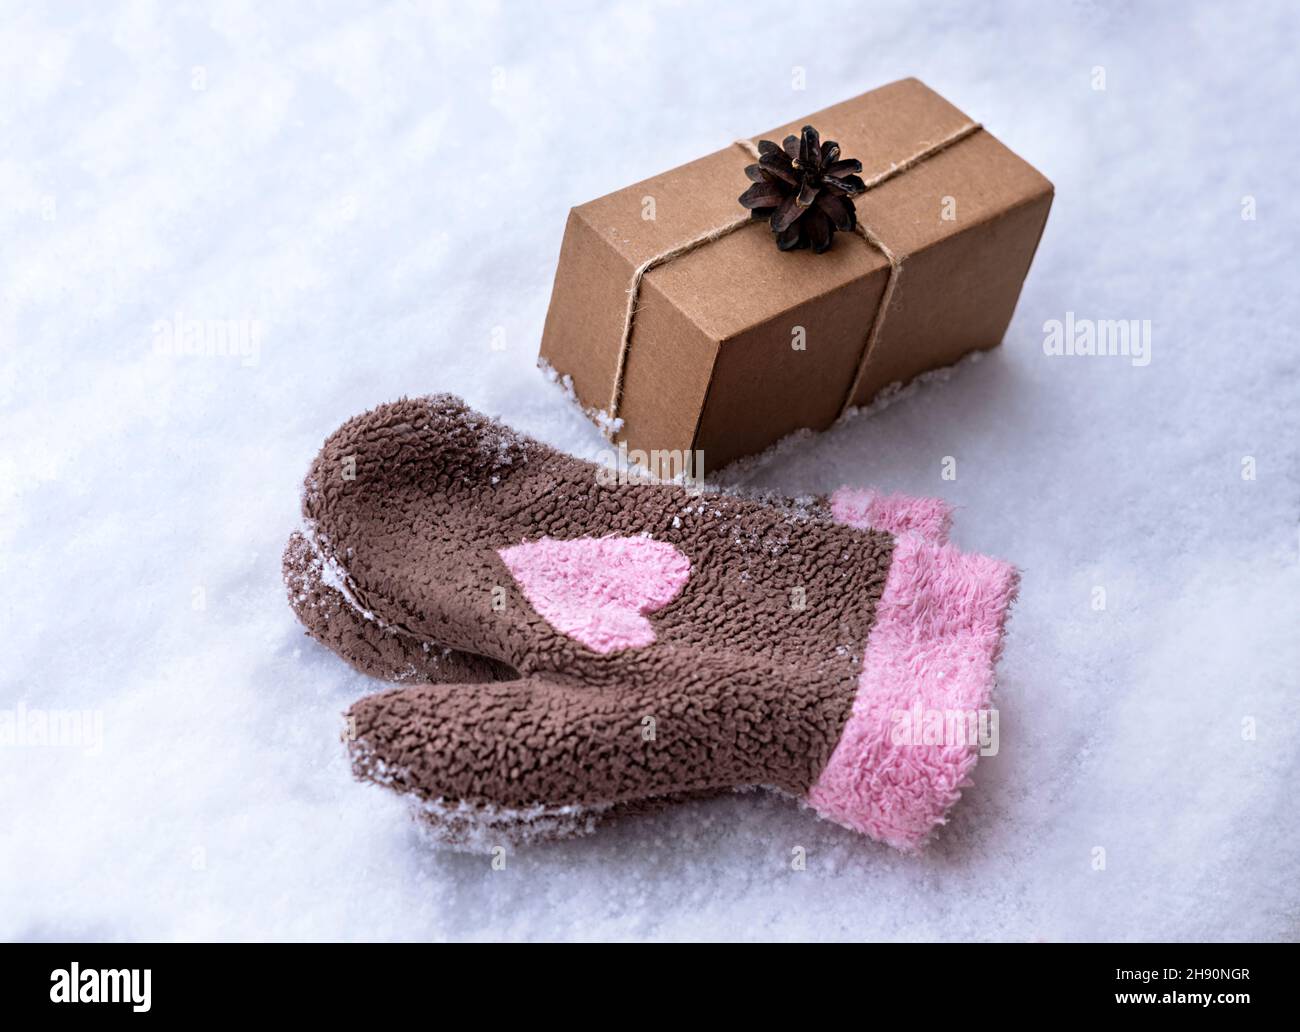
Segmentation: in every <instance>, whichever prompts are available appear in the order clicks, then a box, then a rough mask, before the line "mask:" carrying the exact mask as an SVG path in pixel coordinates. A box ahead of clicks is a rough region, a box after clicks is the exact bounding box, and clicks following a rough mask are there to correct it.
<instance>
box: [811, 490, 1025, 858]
mask: <svg viewBox="0 0 1300 1032" xmlns="http://www.w3.org/2000/svg"><path fill="white" fill-rule="evenodd" d="M832 505H833V507H834V509H835V511H836V515H837V517H841V518H843V516H845V515H855V516H856V517H857V518H856V519H853V520H845V522H854V523H855V525H859V526H861V525H864V524H865V525H869V526H872V527H874V528H875V529H882V530H891V531H893V532H894V533H896V534H898V537H897V540H896V542H895V546H894V555H893V560H892V562H891V564H890V567H889V574H888V576H887V578H886V581H885V589H884V592H883V594H882V595H881V598H880V601H879V603H878V604H877V607H876V621H875V624H874V625H873V627H872V630H871V636H870V640H869V641H868V643H867V649H866V655H865V656H864V658H863V667H862V674H861V676H860V678H859V681H858V690H857V695H856V697H855V699H854V702H853V709H852V711H851V713H850V716H849V720H848V723H847V724H846V726H845V728H844V733H843V735H842V736H841V737H840V741H839V743H838V744H837V745H836V747H835V751H834V752H833V753H832V755H831V758H830V762H829V763H827V765H826V768H825V770H823V771H822V774H821V776H820V777H819V778H818V780H817V783H816V784H815V785H814V786H813V787H812V789H811V791H810V792H809V793H808V803H809V804H810V805H811V806H812V807H813V809H814V810H816V811H817V812H818V813H819V814H821V815H822V816H823V817H826V818H828V819H829V820H832V821H835V822H836V823H838V824H842V825H844V826H845V827H848V828H852V829H854V830H855V831H860V832H863V833H865V834H867V835H870V836H871V837H872V838H876V839H880V840H881V841H884V842H887V843H889V844H890V845H892V846H895V847H897V848H899V849H903V850H914V849H917V848H918V847H920V846H921V845H922V844H923V843H924V841H925V839H926V837H927V836H928V835H929V833H930V832H931V831H932V830H933V828H934V827H935V826H936V825H938V824H942V823H943V822H944V819H945V814H946V812H947V810H948V808H949V807H950V806H952V804H953V803H955V802H956V801H957V800H958V799H959V798H960V797H961V789H962V788H964V787H966V786H967V785H969V784H970V780H969V778H970V774H971V771H972V769H973V768H974V766H975V762H976V760H977V759H978V758H979V754H980V751H981V747H983V748H984V749H986V750H987V749H988V748H990V746H991V745H992V746H995V744H996V715H995V714H992V713H991V712H990V701H991V694H992V687H993V668H994V664H995V663H996V662H997V658H998V654H999V653H1000V651H1001V646H1002V633H1003V627H1004V623H1005V620H1006V616H1007V610H1008V609H1009V607H1010V605H1011V603H1012V601H1013V600H1014V598H1015V594H1016V587H1017V574H1016V571H1015V570H1014V568H1013V567H1012V566H1011V565H1010V564H1008V563H1005V562H1002V561H1000V560H997V559H990V558H988V557H987V556H982V555H975V554H965V553H962V552H960V551H958V550H957V549H956V548H955V547H953V546H951V545H948V544H945V543H943V540H942V539H943V537H944V536H946V532H947V525H948V520H949V510H948V508H947V506H946V505H944V503H942V502H938V501H935V500H930V499H913V500H908V499H904V498H901V497H899V496H894V497H892V498H888V499H880V498H879V497H877V496H871V497H866V493H865V492H846V491H841V492H837V494H836V495H835V497H834V498H833V499H832ZM869 516H870V517H871V518H870V522H867V520H868V517H869ZM859 519H860V520H862V521H863V522H861V523H859V522H858V520H859ZM900 530H901V532H900ZM991 731H992V732H993V735H992V738H991V741H990V732H991Z"/></svg>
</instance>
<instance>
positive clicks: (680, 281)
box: [540, 79, 1052, 470]
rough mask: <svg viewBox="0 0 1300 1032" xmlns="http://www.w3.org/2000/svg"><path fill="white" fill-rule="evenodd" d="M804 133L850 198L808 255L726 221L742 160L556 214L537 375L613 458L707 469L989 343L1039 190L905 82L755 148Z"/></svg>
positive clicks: (1034, 238)
mask: <svg viewBox="0 0 1300 1032" xmlns="http://www.w3.org/2000/svg"><path fill="white" fill-rule="evenodd" d="M804 124H811V125H813V126H815V127H816V128H817V129H818V130H819V132H820V133H821V137H822V139H823V140H837V141H839V143H840V147H841V153H842V154H843V156H845V157H851V158H858V159H860V160H861V161H862V164H863V171H862V177H863V179H864V180H866V181H867V184H868V187H869V188H868V190H867V191H866V192H865V193H862V194H859V195H858V196H857V197H855V198H854V204H855V206H856V208H857V218H858V223H859V225H860V227H862V229H863V230H864V231H865V235H859V234H858V233H839V234H836V236H835V241H834V246H833V247H832V248H831V249H830V250H829V251H828V252H826V253H825V254H814V253H813V252H812V251H811V250H800V251H788V252H782V251H779V250H778V249H777V247H776V244H775V242H774V240H773V235H772V232H771V230H770V228H769V226H768V224H767V222H766V221H745V220H746V219H747V217H748V214H749V213H748V212H746V211H745V210H744V209H743V208H741V206H740V205H739V203H738V201H737V198H738V197H739V195H740V194H741V193H742V192H743V191H744V190H745V188H746V187H747V186H748V185H749V183H748V180H746V178H745V174H744V168H745V166H746V165H749V164H751V163H752V162H753V161H754V158H753V157H752V156H751V154H750V153H749V152H748V150H747V149H746V148H745V147H744V146H742V145H732V146H729V147H727V148H725V149H723V150H720V151H717V152H716V153H714V154H710V155H709V156H708V157H705V158H701V159H699V160H698V161H693V162H691V163H689V164H687V165H683V166H682V167H680V168H676V169H673V170H672V171H670V172H665V173H663V174H662V175H658V176H655V177H654V178H652V179H647V180H645V181H643V182H640V183H637V184H635V185H634V186H629V187H627V188H626V189H623V190H619V191H617V192H615V193H612V194H609V195H608V196H606V197H602V198H600V199H599V200H595V201H591V202H589V203H587V204H583V205H580V206H578V207H576V208H574V209H572V211H570V213H569V219H568V224H567V226H566V227H565V232H564V243H563V245H562V247H561V250H560V261H559V266H558V268H557V270H556V275H555V287H554V290H553V292H552V295H551V305H550V310H549V312H548V313H547V317H546V328H545V331H544V333H543V336H542V347H541V356H540V360H541V361H542V362H543V363H546V364H548V365H550V366H551V367H552V368H554V369H555V370H556V371H557V372H558V373H560V374H564V375H568V376H570V377H572V384H573V389H574V392H575V393H576V395H577V397H578V400H579V401H580V403H581V404H582V405H583V407H584V408H585V409H586V410H587V411H588V412H589V414H591V415H592V416H593V417H594V418H597V419H598V420H600V421H601V422H603V423H605V424H606V426H611V424H612V435H611V439H612V440H615V441H618V442H622V443H625V444H626V445H627V447H628V448H629V449H640V450H643V451H646V452H649V451H651V450H661V451H677V452H692V451H703V453H704V458H705V462H706V463H707V466H708V468H709V469H710V470H713V469H718V468H720V467H721V466H723V465H726V464H727V463H728V462H731V461H732V460H734V459H737V458H739V457H741V456H744V455H750V454H753V453H756V452H759V451H762V450H763V449H765V448H767V447H768V446H770V445H771V444H773V443H774V442H776V441H777V440H779V439H780V438H781V437H784V436H785V435H786V434H788V433H791V432H792V431H794V430H797V429H799V428H801V427H810V428H812V429H814V430H822V429H825V428H826V427H828V426H829V425H830V424H831V423H833V422H834V421H835V420H836V418H838V417H839V415H840V414H841V412H843V411H844V409H845V408H847V407H850V406H859V405H864V404H866V403H867V402H869V401H870V400H871V399H872V398H873V397H875V396H876V395H877V394H878V393H879V392H880V391H881V390H883V389H884V388H886V387H889V386H890V385H892V384H897V383H903V382H906V381H908V380H910V379H912V378H913V377H915V376H917V375H918V374H920V373H923V372H925V371H927V370H930V369H936V368H940V367H942V366H947V365H951V364H952V363H953V362H955V361H957V360H958V359H959V358H961V357H962V356H963V355H965V354H967V353H968V352H971V351H975V350H979V349H986V348H992V347H995V346H996V345H998V344H999V343H1000V342H1001V340H1002V335H1003V333H1004V332H1005V331H1006V327H1007V324H1008V323H1009V322H1010V320H1011V315H1012V312H1013V310H1014V309H1015V305H1016V300H1017V298H1018V297H1019V295H1020V288H1021V285H1022V283H1023V282H1024V278H1025V275H1026V273H1028V271H1029V264H1030V261H1031V260H1032V259H1033V256H1034V251H1035V249H1036V247H1037V246H1038V240H1039V238H1040V237H1041V235H1042V231H1043V226H1044V224H1045V223H1046V221H1047V212H1048V209H1049V208H1050V207H1051V203H1052V184H1051V183H1050V182H1048V181H1047V180H1046V179H1045V178H1044V177H1043V176H1042V175H1041V174H1039V173H1038V172H1037V171H1036V170H1035V169H1034V168H1032V167H1031V166H1030V165H1029V164H1027V163H1026V162H1025V161H1023V160H1021V159H1020V158H1019V157H1017V156H1016V155H1015V154H1013V153H1012V152H1011V151H1010V150H1008V149H1007V148H1006V147H1005V146H1003V145H1002V144H1001V143H999V142H998V141H997V140H996V139H994V137H993V136H992V135H991V134H990V133H988V132H987V131H985V130H983V129H982V128H980V127H978V126H977V125H975V124H974V123H972V121H971V120H970V119H969V118H968V117H967V116H966V115H964V114H963V113H962V112H961V111H959V110H957V108H955V107H953V106H952V105H951V104H949V103H948V102H947V101H945V100H944V99H943V98H942V97H940V96H939V95H938V94H937V93H935V92H934V91H932V90H930V89H929V88H928V87H926V86H925V85H924V84H923V83H921V82H919V81H917V80H916V79H904V80H902V81H899V82H895V83H891V84H890V85H888V86H883V87H881V88H880V89H877V90H873V91H871V92H870V93H866V94H863V95H862V96H860V97H856V98H854V99H853V100H849V101H845V102H844V103H842V104H837V105H835V106H834V107H829V108H826V109H825V110H824V111H819V112H817V113H816V114H814V115H811V116H809V117H808V118H806V119H800V120H799V121H798V122H792V123H790V124H789V125H786V126H782V127H780V128H777V129H773V130H771V131H770V132H766V133H761V134H759V136H757V137H755V138H754V139H755V140H758V139H767V140H774V141H776V142H778V143H779V142H780V141H781V140H782V139H783V138H784V137H786V136H787V135H789V134H791V133H794V134H797V133H798V132H799V130H800V128H801V127H802V126H803V125H804ZM750 146H752V144H751V145H750ZM877 179H879V180H881V181H880V182H878V183H876V184H875V185H873V182H874V181H875V180H877ZM647 215H653V217H652V218H651V217H646V216H647ZM720 228H725V232H722V233H721V235H718V236H717V237H716V238H714V237H713V234H715V233H718V231H719V229H720ZM873 240H874V241H875V243H874V244H873V243H872V241H873ZM678 251H681V252H683V253H675V252H678ZM665 256H667V257H665ZM891 258H892V260H891ZM647 267H648V269H647ZM642 270H646V271H642ZM891 280H892V282H891ZM629 298H631V300H632V309H633V314H632V317H631V318H630V320H629ZM882 302H883V305H882ZM619 421H621V423H620V422H619Z"/></svg>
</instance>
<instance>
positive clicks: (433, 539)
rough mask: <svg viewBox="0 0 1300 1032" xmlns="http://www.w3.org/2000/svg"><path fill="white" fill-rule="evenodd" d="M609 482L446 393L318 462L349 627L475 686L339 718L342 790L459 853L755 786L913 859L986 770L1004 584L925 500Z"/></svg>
mask: <svg viewBox="0 0 1300 1032" xmlns="http://www.w3.org/2000/svg"><path fill="white" fill-rule="evenodd" d="M608 480H609V478H608V477H607V475H605V473H603V472H602V471H600V470H598V468H597V467H595V466H592V465H591V464H588V463H584V462H580V461H578V460H575V459H572V458H570V457H568V456H564V455H562V454H559V453H557V452H555V451H554V450H553V449H550V448H548V447H546V446H545V445H542V444H539V443H537V442H534V441H531V440H528V439H527V438H524V437H521V436H519V435H517V434H515V433H513V432H512V431H510V430H508V429H507V428H505V427H502V426H500V425H499V424H497V423H494V422H492V421H490V420H488V419H486V418H485V417H482V416H479V415H477V414H475V413H473V412H471V411H469V410H468V409H466V408H465V407H464V406H463V405H462V404H461V403H460V402H459V401H457V400H456V399H454V398H450V397H447V396H439V397H435V398H429V399H415V400H405V401H401V402H398V403H396V404H393V405H387V406H383V407H381V408H379V409H376V410H375V411H373V412H371V413H368V414H367V415H365V416H362V417H359V418H357V419H354V420H352V421H350V422H349V423H347V424H345V425H344V426H343V427H342V428H341V429H340V430H339V431H337V432H336V433H335V434H334V435H333V436H332V437H331V438H330V439H329V440H328V441H327V442H326V444H325V447H324V449H323V450H322V452H321V454H320V456H319V457H318V459H317V461H316V463H315V464H314V466H313V469H312V471H311V474H310V475H309V477H308V481H307V485H306V491H305V494H304V513H305V515H306V517H307V520H308V525H309V528H310V530H311V535H310V536H311V540H312V544H313V554H315V555H317V556H319V557H321V562H322V563H325V564H328V565H329V566H330V567H331V568H332V569H334V570H335V571H337V576H338V578H339V582H340V583H339V588H337V589H335V590H336V591H338V592H339V594H342V591H346V595H347V597H348V608H349V609H350V610H351V611H353V612H361V613H368V614H372V615H373V617H374V619H375V622H376V623H377V624H379V625H381V626H382V628H383V629H389V628H391V629H392V636H393V637H394V638H398V639H400V640H402V641H403V642H409V643H432V642H437V643H440V645H439V647H440V648H444V647H445V648H446V649H448V650H451V651H450V652H448V653H447V655H448V656H453V655H459V656H465V657H483V658H484V659H485V660H486V661H488V662H489V663H490V664H492V665H491V666H490V667H488V666H483V667H480V666H475V667H474V668H473V669H474V670H476V671H486V673H484V676H482V677H479V676H478V675H477V674H475V675H474V676H472V677H469V678H465V679H464V681H463V682H462V683H420V684H413V685H411V686H409V687H402V688H397V689H392V690H389V691H385V692H380V693H378V694H376V695H372V696H369V697H367V698H364V699H362V700H360V701H359V702H357V703H356V704H354V705H353V706H352V708H351V709H350V711H349V722H350V727H351V734H350V736H349V739H350V740H349V747H350V749H351V753H352V760H353V765H354V769H355V770H356V772H357V773H358V774H359V775H360V776H361V777H364V778H368V779H370V780H373V781H377V782H380V783H382V784H385V785H388V786H390V787H392V788H394V789H397V790H398V791H401V792H404V793H408V794H409V795H410V796H411V797H412V798H413V799H414V800H415V801H416V803H417V808H418V809H419V811H420V812H421V813H422V814H423V815H424V816H425V817H426V818H427V819H428V821H429V822H430V823H431V825H432V826H433V827H434V828H435V829H436V830H437V831H438V832H439V833H440V834H441V835H442V836H443V837H444V838H446V839H447V840H449V841H452V842H453V843H455V844H459V845H462V846H469V847H474V846H479V847H488V846H492V845H496V844H499V843H500V842H501V840H502V839H503V838H506V839H512V840H517V839H520V838H526V837H529V836H533V835H548V836H549V835H557V834H572V833H577V832H581V831H584V830H588V829H590V828H591V827H592V826H594V824H595V821H596V819H597V818H598V817H600V816H601V815H604V814H607V813H610V812H616V811H619V810H624V809H629V808H631V809H635V808H639V807H643V806H646V805H654V804H655V803H656V802H657V801H662V800H664V799H673V798H681V797H684V796H692V795H697V794H709V793H714V792H717V791H720V790H725V789H728V788H748V787H755V786H761V787H767V788H772V789H775V790H777V791H779V792H782V793H785V794H787V795H790V796H793V797H795V798H798V799H801V800H803V801H804V802H805V803H806V804H807V805H809V806H811V807H812V808H813V809H814V810H815V811H816V812H818V813H819V814H821V815H822V816H824V817H827V818H829V819H831V820H834V821H836V822H838V823H840V824H843V825H845V826H847V827H849V828H852V829H854V830H857V831H860V832H864V833H866V834H868V835H870V836H872V837H874V838H877V839H881V840H883V841H886V842H889V843H890V844H892V845H895V846H898V847H900V848H903V849H912V848H916V847H917V846H919V845H920V844H921V843H922V842H923V841H924V840H925V838H926V836H927V835H928V833H929V832H930V831H931V830H932V828H933V827H934V826H935V825H936V824H938V823H941V822H942V821H943V819H944V816H945V813H946V812H947V809H948V807H949V806H950V805H951V804H952V803H953V802H954V801H955V800H956V799H957V797H958V796H959V794H960V790H961V788H962V787H963V786H964V785H965V784H966V783H967V780H968V776H969V774H970V771H971V768H972V767H973V765H974V762H975V759H976V756H977V754H978V742H977V741H976V740H974V739H973V737H969V736H967V735H966V734H965V733H964V729H966V728H967V727H973V726H974V725H975V721H976V718H977V716H978V714H979V713H980V712H981V711H984V710H986V709H987V707H988V704H989V692H990V689H991V684H992V671H993V664H994V662H995V660H996V657H997V653H998V650H999V645H1000V641H1001V633H1002V624H1003V619H1004V616H1005V613H1006V610H1007V608H1008V606H1009V604H1010V602H1011V599H1012V597H1013V594H1014V590H1015V575H1014V571H1013V570H1012V569H1011V568H1010V567H1009V566H1008V565H1006V564H1004V563H1001V562H998V561H996V560H992V559H988V558H985V557H982V556H976V555H968V554H962V553H960V552H958V551H957V550H956V549H955V548H953V547H952V546H950V545H948V544H946V542H945V541H944V540H943V537H944V534H945V531H946V524H947V517H948V514H947V511H946V509H945V508H944V507H943V506H942V503H935V502H926V501H920V502H911V501H908V500H899V499H893V500H890V499H880V498H877V497H876V496H874V495H870V494H865V493H855V492H847V491H841V492H838V493H837V494H836V495H835V496H833V497H832V499H831V500H830V501H829V503H818V502H809V503H805V504H802V505H780V504H770V503H765V502H761V501H757V500H754V499H747V498H737V497H732V496H728V495H722V494H716V493H692V492H690V491H687V490H686V489H684V488H682V487H678V486H670V485H659V484H647V483H625V484H610V483H608ZM868 526H873V527H876V528H878V529H862V528H863V527H868ZM340 589H342V590H340ZM411 647H412V648H415V647H419V648H421V649H422V646H415V645H414V644H412V645H411ZM457 662H459V660H457ZM471 662H473V663H477V661H476V660H475V661H471ZM509 674H513V675H517V676H513V678H512V679H502V676H503V675H504V676H509ZM417 676H421V675H420V673H419V670H418V668H417ZM443 680H444V682H445V678H444V679H443ZM935 715H938V716H939V720H940V723H941V725H945V726H941V727H940V730H941V731H946V730H947V728H948V727H952V726H956V727H957V728H958V730H960V731H962V732H963V733H962V734H959V735H949V734H946V733H945V734H943V735H942V736H940V737H935V736H934V735H933V734H932V733H931V732H932V730H933V725H934V723H935V722H934V719H933V717H934V716H935ZM952 715H955V717H956V719H955V720H954V719H952Z"/></svg>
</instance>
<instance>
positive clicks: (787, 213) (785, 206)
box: [740, 125, 867, 254]
mask: <svg viewBox="0 0 1300 1032" xmlns="http://www.w3.org/2000/svg"><path fill="white" fill-rule="evenodd" d="M758 154H759V158H758V164H757V165H750V166H749V167H748V168H746V169H745V175H747V176H748V177H749V178H750V179H751V180H752V181H753V183H754V185H753V186H751V187H750V188H749V189H748V190H746V191H745V192H744V193H743V194H741V195H740V203H741V204H742V205H744V206H745V207H746V208H749V209H750V210H751V213H752V214H753V217H754V218H756V219H766V218H770V219H771V223H772V232H773V233H775V234H776V246H777V247H779V248H780V249H781V250H782V251H793V250H795V249H797V248H800V247H810V246H811V247H812V249H813V250H814V251H815V252H816V253H817V254H821V253H822V252H823V251H826V250H828V249H829V248H830V246H831V240H832V238H833V237H834V236H835V231H836V230H837V229H841V230H844V231H845V232H848V231H849V230H851V229H853V227H854V226H856V225H857V218H858V217H857V212H855V211H854V209H853V202H852V201H851V200H850V199H849V198H851V197H853V196H855V195H857V194H860V193H862V192H863V191H864V190H866V188H867V184H866V183H864V182H863V181H862V179H861V177H860V176H857V175H854V173H856V172H861V171H862V162H860V161H858V160H857V159H856V158H841V157H840V145H839V144H838V143H836V142H835V141H834V140H827V141H826V142H825V143H821V142H820V141H819V138H818V136H817V130H816V129H814V128H813V127H812V126H810V125H806V126H804V127H803V134H802V136H793V135H792V136H787V137H786V138H785V140H784V142H783V144H782V146H781V147H778V146H777V145H776V144H775V143H773V142H772V141H771V140H759V141H758Z"/></svg>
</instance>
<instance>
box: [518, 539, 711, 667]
mask: <svg viewBox="0 0 1300 1032" xmlns="http://www.w3.org/2000/svg"><path fill="white" fill-rule="evenodd" d="M497 554H498V555H500V556H501V560H502V562H504V563H505V564H506V568H507V569H509V570H510V572H511V574H513V575H514V578H515V580H516V581H517V582H518V584H519V587H520V589H521V590H522V591H523V593H524V596H525V597H526V598H527V599H528V601H529V602H530V603H531V604H532V606H533V608H534V609H536V610H537V612H538V613H540V614H541V615H542V616H543V617H544V618H545V619H546V622H547V623H549V624H550V625H551V626H552V627H554V628H555V629H556V630H557V631H559V632H560V633H561V634H567V635H568V636H569V637H570V638H573V639H575V640H576V641H579V642H581V643H582V644H583V645H586V646H587V648H589V649H591V650H592V651H593V652H599V653H602V654H605V653H609V652H614V651H616V650H618V649H632V648H640V647H642V646H645V645H649V644H650V643H651V642H653V641H654V640H655V632H654V628H653V627H651V626H650V621H649V620H647V619H646V618H645V614H647V613H653V612H655V611H656V610H658V609H662V608H663V607H664V606H666V605H667V604H668V603H669V602H671V601H672V600H673V599H674V598H676V597H677V593H678V592H679V591H681V590H682V585H684V584H685V583H686V580H687V578H688V577H689V576H690V574H691V563H690V560H689V559H687V558H686V556H684V555H683V554H682V553H681V552H680V551H678V549H676V548H674V547H673V546H672V545H671V544H669V543H668V542H666V541H655V540H653V539H651V538H648V537H602V538H579V539H577V540H574V541H557V540H555V539H554V538H546V537H544V538H542V539H541V540H539V541H529V542H525V543H524V544H522V545H514V546H513V547H511V548H502V549H499V550H498V552H497Z"/></svg>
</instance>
